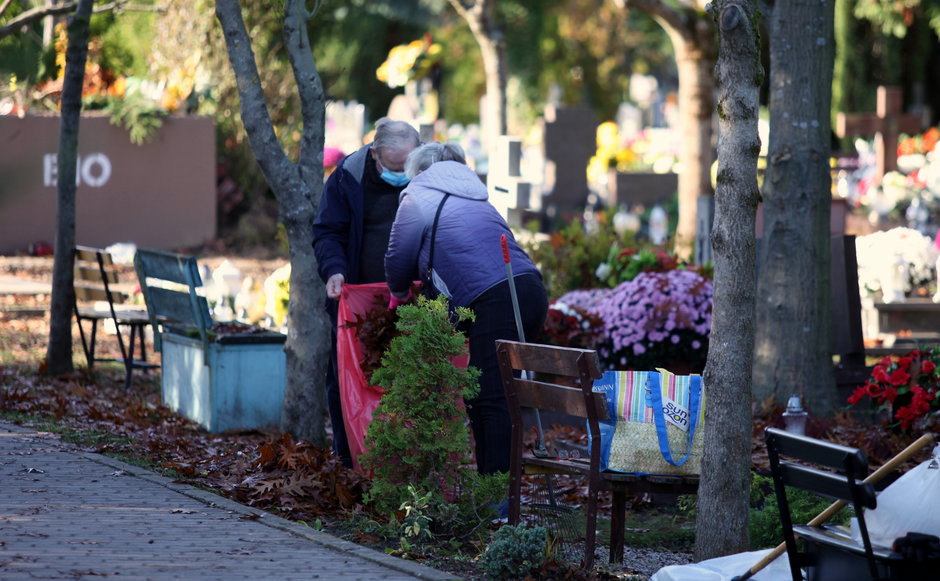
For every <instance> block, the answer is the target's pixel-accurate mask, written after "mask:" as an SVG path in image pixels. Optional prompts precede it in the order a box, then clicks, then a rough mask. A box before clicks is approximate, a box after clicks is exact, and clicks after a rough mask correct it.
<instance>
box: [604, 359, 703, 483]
mask: <svg viewBox="0 0 940 581" xmlns="http://www.w3.org/2000/svg"><path fill="white" fill-rule="evenodd" d="M594 391H598V392H602V393H605V394H606V395H607V405H608V407H609V412H610V413H609V415H610V417H611V419H610V420H608V421H606V422H601V423H602V425H601V453H602V462H601V469H602V470H613V471H617V472H635V473H639V474H681V475H691V474H700V473H701V466H702V442H703V440H704V427H705V392H704V389H703V387H702V377H701V376H700V375H676V374H673V373H671V372H669V371H666V370H665V369H658V370H657V371H608V372H606V373H605V374H604V376H603V377H602V378H601V379H598V380H597V381H596V382H595V383H594ZM604 460H606V466H605V465H604Z"/></svg>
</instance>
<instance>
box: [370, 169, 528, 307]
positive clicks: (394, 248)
mask: <svg viewBox="0 0 940 581" xmlns="http://www.w3.org/2000/svg"><path fill="white" fill-rule="evenodd" d="M446 193H449V194H451V196H450V197H449V198H447V202H446V203H445V204H444V208H443V210H442V211H441V217H440V219H439V221H438V225H437V236H436V238H435V241H434V281H435V287H436V288H437V290H438V292H440V293H441V294H445V295H447V296H448V297H450V302H451V305H452V306H455V307H465V306H468V305H470V303H472V302H473V300H474V299H476V298H477V297H479V296H480V295H481V294H483V292H484V291H486V290H488V289H489V288H490V287H492V286H493V285H496V284H498V283H500V282H502V281H504V280H506V264H505V262H504V261H503V252H502V248H501V246H500V242H499V240H500V236H501V235H503V234H505V235H506V238H507V240H508V242H509V252H510V259H511V261H512V271H513V275H515V276H519V275H521V274H536V275H538V276H541V275H539V271H538V269H537V268H536V267H535V265H534V264H533V263H532V261H531V260H530V259H529V257H528V255H526V253H525V251H524V250H522V248H521V247H520V246H519V245H518V244H517V243H516V240H515V238H514V237H513V235H512V231H510V229H509V226H508V225H507V224H506V221H505V220H503V217H502V216H501V215H500V214H499V212H498V211H497V210H496V208H494V207H493V205H492V204H490V203H489V201H488V195H487V191H486V186H485V185H484V184H483V182H482V181H480V178H479V177H478V176H477V175H476V174H475V173H474V172H473V170H471V169H470V168H469V167H467V166H466V165H464V164H462V163H459V162H456V161H441V162H437V163H434V164H432V165H431V166H430V167H429V168H428V169H427V170H425V171H423V172H421V173H420V174H418V175H417V176H415V177H414V179H412V180H411V183H410V184H408V187H407V188H405V190H404V191H402V193H401V199H400V203H399V206H398V214H396V216H395V223H394V224H393V225H392V234H391V238H390V239H389V243H388V252H387V253H386V254H385V279H386V280H387V281H388V286H389V289H391V291H392V293H394V294H396V295H398V296H399V297H402V296H404V295H405V294H407V292H408V288H409V286H410V285H411V282H412V281H413V280H420V279H421V278H422V276H421V274H422V273H424V272H425V271H426V270H427V264H428V255H429V248H430V240H431V226H432V224H433V223H434V214H435V213H436V212H437V207H438V204H440V202H441V199H442V198H443V197H444V194H446Z"/></svg>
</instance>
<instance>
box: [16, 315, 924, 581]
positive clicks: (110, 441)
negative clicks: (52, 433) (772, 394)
mask: <svg viewBox="0 0 940 581" xmlns="http://www.w3.org/2000/svg"><path fill="white" fill-rule="evenodd" d="M21 302H22V301H20V303H21ZM0 306H3V307H4V308H3V309H0V412H2V413H3V414H4V417H5V418H6V419H8V420H13V421H35V419H36V418H39V419H40V421H41V422H42V421H44V420H54V422H51V421H49V422H44V423H43V424H40V427H43V426H44V425H46V423H47V424H48V427H47V429H55V430H58V431H63V432H65V433H67V434H68V435H69V439H71V440H74V441H75V442H76V443H78V444H79V445H80V446H81V447H82V448H83V449H85V450H88V451H93V452H97V453H103V454H108V455H111V456H115V457H118V458H121V459H124V460H125V461H130V462H134V463H143V464H144V465H147V466H149V467H151V468H152V469H156V470H162V471H165V472H167V473H168V474H171V475H175V477H176V478H177V480H178V481H179V482H183V483H189V484H193V485H198V486H202V487H207V488H210V489H212V490H215V491H217V492H218V493H219V494H221V495H223V496H225V497H228V498H231V499H233V500H235V501H237V502H240V503H242V504H245V505H248V506H253V507H257V508H260V509H264V510H269V511H272V512H275V513H277V514H279V515H280V516H283V517H285V518H288V519H291V520H298V521H306V522H311V523H312V522H317V523H319V524H321V525H322V526H323V527H324V528H325V529H326V530H327V531H329V532H333V533H335V534H339V535H341V536H345V537H346V538H351V539H352V540H354V541H356V542H361V543H366V544H374V543H376V542H377V541H379V539H377V538H376V537H375V536H374V535H370V534H367V533H365V532H363V531H350V530H349V528H348V524H345V523H348V521H349V519H350V517H351V515H355V514H368V509H367V507H365V506H364V505H363V502H362V497H363V494H364V493H365V492H366V491H367V490H368V487H369V484H370V483H369V480H368V478H367V477H366V476H365V475H363V474H361V473H359V472H355V471H352V470H348V469H346V468H345V467H343V465H342V464H341V463H340V462H339V461H337V460H336V459H335V458H334V457H333V456H332V455H331V454H330V453H329V451H328V450H323V449H319V448H317V447H315V446H313V445H311V444H310V443H307V442H303V441H297V440H295V439H293V438H292V437H291V436H290V435H289V434H281V433H279V432H275V431H261V430H254V431H239V432H224V433H221V434H208V433H206V432H205V431H204V430H203V429H202V428H200V427H199V426H198V425H197V424H196V423H194V422H191V421H189V420H187V419H185V418H183V417H181V416H179V415H178V414H176V413H174V412H172V411H171V410H169V409H168V408H167V407H165V406H164V405H162V403H161V402H160V379H159V371H158V370H157V371H155V372H150V373H140V372H135V374H134V380H133V383H132V385H131V388H130V389H129V390H127V391H125V390H124V388H123V378H124V371H123V366H121V365H120V364H100V363H99V364H96V366H95V368H94V370H93V371H89V370H88V369H87V368H86V367H85V361H84V355H83V353H82V352H81V345H80V343H78V341H77V339H75V345H74V351H75V353H74V358H75V361H76V371H75V372H73V373H72V374H70V375H67V376H63V377H54V378H50V377H45V376H44V375H43V374H42V373H40V371H41V370H42V368H43V360H44V358H45V349H46V342H47V339H48V330H49V321H48V317H47V316H45V315H37V314H35V313H27V314H24V312H23V311H22V309H21V308H18V309H16V310H12V309H9V308H8V307H9V305H0ZM17 306H18V307H22V305H21V304H18V305H17ZM77 336H78V334H77V332H73V337H77ZM148 347H149V346H148ZM98 352H99V354H101V355H106V354H109V355H110V356H116V355H117V354H118V349H117V343H116V340H115V339H114V338H113V337H112V336H109V335H105V334H101V335H99V345H98ZM150 357H151V360H158V358H159V355H156V357H155V356H154V354H153V353H152V351H151V355H150ZM754 411H755V414H754V418H755V419H754V431H753V433H754V437H753V439H752V451H753V466H754V468H755V469H756V470H758V471H760V472H764V473H766V472H767V458H766V450H765V448H764V446H763V430H764V428H765V427H767V426H770V425H773V426H781V425H782V422H781V419H780V412H781V411H782V410H781V409H780V407H779V406H776V405H774V404H773V403H769V402H765V404H764V405H763V406H756V407H755V410H754ZM808 431H809V435H811V436H816V437H822V438H825V439H829V440H832V441H836V442H839V443H842V444H845V445H849V446H856V447H860V448H862V449H864V450H865V451H866V452H867V453H868V455H869V458H870V460H871V462H872V465H873V467H874V466H878V465H880V464H881V463H883V462H885V461H887V460H888V459H890V458H891V457H892V456H893V455H894V454H896V453H897V452H899V451H900V450H901V449H903V448H904V447H905V446H906V445H907V444H908V443H910V442H911V441H913V439H914V437H913V436H912V435H910V434H897V433H894V432H892V431H891V430H889V429H886V428H885V427H884V426H883V425H881V424H879V423H877V422H869V423H859V422H855V421H853V420H852V419H851V418H850V417H849V416H848V415H846V414H837V415H836V417H835V419H831V420H820V419H817V418H811V421H810V425H809V430H808ZM528 440H529V442H530V445H531V442H532V440H534V434H533V435H531V437H530V438H528ZM556 440H565V441H567V442H569V443H573V445H574V447H575V448H578V447H585V446H586V444H587V442H586V435H585V434H584V431H583V429H579V428H572V427H569V426H557V425H556V426H552V428H551V429H549V430H547V433H546V443H547V444H549V446H552V444H553V441H556ZM569 445H571V444H569ZM561 447H563V446H559V448H561ZM926 455H927V451H926V450H924V451H923V453H922V454H920V455H918V456H917V457H916V458H915V459H913V460H911V461H909V462H908V464H907V466H906V468H907V469H909V468H910V467H912V466H914V465H916V463H917V462H919V461H922V460H923V459H924V458H925V457H926ZM538 486H539V483H538V482H535V481H533V480H530V481H529V482H528V483H527V487H526V489H524V491H523V492H524V495H527V496H532V495H535V494H537V491H536V490H535V488H536V487H538ZM554 494H555V495H556V497H557V499H558V500H559V502H562V503H564V504H567V505H575V506H576V505H583V504H584V503H586V485H585V483H584V482H583V481H581V480H579V479H570V480H566V479H559V480H556V481H555V490H554ZM650 502H651V499H650V498H649V497H636V498H634V499H632V501H631V503H630V506H629V507H628V508H629V509H632V510H641V509H643V508H646V507H649V506H650ZM600 508H601V511H602V513H606V514H609V510H610V498H609V496H605V497H603V498H602V499H601V506H600ZM433 566H435V567H438V568H441V569H449V570H452V571H455V572H459V574H461V575H462V576H464V577H465V578H468V579H473V578H482V577H481V576H479V571H478V570H475V569H473V568H468V566H467V565H466V564H464V565H463V566H460V565H456V564H454V563H453V562H451V563H450V564H449V565H448V564H447V559H446V558H445V559H435V561H434V564H433ZM546 573H547V572H546ZM568 573H570V570H569V571H568Z"/></svg>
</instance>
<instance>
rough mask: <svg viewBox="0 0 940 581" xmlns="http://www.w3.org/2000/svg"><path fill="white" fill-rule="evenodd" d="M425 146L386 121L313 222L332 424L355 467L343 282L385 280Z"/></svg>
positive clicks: (334, 177) (336, 444) (339, 449)
mask: <svg viewBox="0 0 940 581" xmlns="http://www.w3.org/2000/svg"><path fill="white" fill-rule="evenodd" d="M419 142H420V139H419V137H418V132H417V131H415V129H414V128H413V127H412V126H411V125H409V124H407V123H405V122H403V121H392V120H390V119H388V118H385V117H383V118H382V119H379V120H378V121H376V123H375V138H374V140H373V142H372V143H371V144H369V145H366V146H364V147H362V148H361V149H359V150H358V151H356V152H355V153H352V154H350V155H349V156H347V157H346V158H345V159H344V160H343V161H341V162H340V163H339V165H338V166H337V167H336V170H335V171H334V172H333V173H332V174H331V175H330V177H329V179H328V180H327V182H326V185H325V186H324V189H323V198H322V199H321V200H320V209H319V212H318V214H317V217H316V219H315V220H314V222H313V249H314V253H315V255H316V258H317V266H318V270H319V274H320V278H322V279H323V281H324V282H325V283H326V295H327V301H326V302H327V304H326V309H327V312H329V314H330V320H331V321H332V323H333V352H332V357H331V362H330V365H329V368H328V370H327V376H326V389H327V402H328V406H329V412H330V422H331V423H332V425H333V453H334V454H335V455H336V456H338V457H339V458H340V459H341V460H342V461H343V463H344V464H345V465H346V466H350V467H351V466H352V458H351V456H350V453H349V445H348V441H347V439H346V430H345V429H344V427H343V409H342V407H341V405H340V396H339V380H338V370H337V368H336V319H337V307H338V301H337V299H339V295H340V289H342V287H343V284H346V283H349V284H368V283H372V282H384V281H385V251H386V249H387V248H388V238H389V234H390V232H391V229H392V222H394V221H395V213H396V212H397V211H398V195H399V194H400V193H401V191H402V189H404V187H405V186H406V185H407V184H408V181H409V180H408V178H407V177H406V176H405V173H404V168H405V159H406V158H407V157H408V154H409V153H411V151H412V150H413V149H415V148H416V147H417V146H418V144H419Z"/></svg>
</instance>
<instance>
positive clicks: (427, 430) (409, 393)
mask: <svg viewBox="0 0 940 581" xmlns="http://www.w3.org/2000/svg"><path fill="white" fill-rule="evenodd" d="M397 314H398V317H399V319H398V322H397V323H396V328H397V330H398V331H399V333H400V334H399V335H398V336H396V337H395V338H394V339H392V341H391V345H390V347H389V349H388V351H387V352H386V354H385V355H384V356H383V358H382V366H381V367H380V368H379V369H377V370H376V371H375V372H374V373H373V376H372V380H373V383H374V384H375V385H379V386H381V387H382V388H383V390H384V394H383V396H382V400H381V402H380V403H379V406H378V408H377V409H376V410H375V413H374V414H373V418H372V422H371V423H370V424H369V429H368V431H367V433H366V448H367V450H368V451H367V452H366V453H365V454H363V455H362V456H361V457H360V463H361V464H362V466H363V467H364V468H365V469H366V470H369V471H370V472H372V474H373V481H372V482H373V484H372V488H371V489H370V491H369V493H368V494H367V495H366V501H367V502H369V503H371V504H372V505H373V507H374V508H375V509H376V510H377V511H379V512H381V513H389V512H394V511H396V510H397V509H399V508H400V507H401V506H402V503H406V502H408V501H409V500H410V499H413V498H414V494H415V493H416V492H417V493H419V494H423V493H428V492H429V493H432V497H431V498H430V499H428V503H429V504H438V502H435V499H438V500H440V501H445V502H452V501H455V500H456V499H457V498H458V497H460V495H461V488H467V484H468V483H469V482H470V481H473V480H475V479H476V478H475V477H476V470H475V468H474V467H473V465H472V462H471V458H470V432H469V429H468V427H467V423H466V413H465V411H464V408H463V399H464V398H471V397H473V396H474V395H476V393H477V392H478V391H479V386H478V384H477V378H478V377H479V371H478V370H477V369H473V368H463V367H458V366H456V365H454V364H453V363H452V361H451V360H452V359H453V358H455V357H458V356H461V355H464V354H465V353H466V351H467V349H466V344H467V339H466V337H465V336H464V335H463V334H462V333H460V332H459V331H458V330H457V329H456V327H455V325H456V324H459V323H460V322H462V321H466V320H472V319H473V313H472V312H470V310H469V309H465V308H459V309H455V310H453V311H451V310H450V309H449V308H448V303H447V299H446V298H445V297H443V296H440V297H437V298H436V299H434V300H428V299H427V298H425V297H419V298H418V301H417V303H416V304H409V305H402V306H400V307H398V310H397ZM409 485H410V486H411V487H412V489H411V490H412V491H411V492H409ZM468 490H469V489H468Z"/></svg>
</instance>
